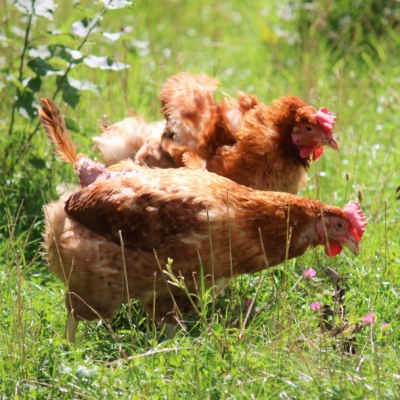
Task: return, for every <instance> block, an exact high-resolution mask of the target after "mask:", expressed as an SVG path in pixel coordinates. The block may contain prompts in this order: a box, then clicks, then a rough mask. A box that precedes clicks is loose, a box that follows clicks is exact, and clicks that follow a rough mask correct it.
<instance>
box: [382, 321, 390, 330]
mask: <svg viewBox="0 0 400 400" xmlns="http://www.w3.org/2000/svg"><path fill="white" fill-rule="evenodd" d="M381 329H382V330H383V331H388V330H389V329H390V324H389V323H388V322H385V323H383V324H382V325H381Z"/></svg>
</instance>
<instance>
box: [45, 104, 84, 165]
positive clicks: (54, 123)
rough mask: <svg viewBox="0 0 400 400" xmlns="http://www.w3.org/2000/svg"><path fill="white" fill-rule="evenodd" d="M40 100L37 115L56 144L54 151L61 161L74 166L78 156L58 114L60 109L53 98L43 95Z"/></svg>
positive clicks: (62, 119)
mask: <svg viewBox="0 0 400 400" xmlns="http://www.w3.org/2000/svg"><path fill="white" fill-rule="evenodd" d="M41 100H42V108H40V109H39V117H40V120H41V121H42V124H43V127H44V129H45V131H46V133H47V136H48V138H49V139H50V140H51V141H53V143H54V144H55V145H56V150H55V151H56V153H57V154H58V155H59V156H60V158H61V160H62V161H65V162H69V163H70V164H72V165H73V166H74V167H75V168H76V166H77V161H78V156H77V154H76V147H75V145H74V143H73V142H72V138H71V135H70V134H69V132H68V129H67V127H66V125H65V120H64V118H63V116H62V115H61V114H60V109H59V108H58V107H57V105H56V104H55V103H54V102H53V100H51V99H49V98H47V97H45V98H43V99H41Z"/></svg>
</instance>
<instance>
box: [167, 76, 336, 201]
mask: <svg viewBox="0 0 400 400" xmlns="http://www.w3.org/2000/svg"><path fill="white" fill-rule="evenodd" d="M216 84H217V81H216V80H215V79H214V78H210V77H207V76H206V75H203V74H200V75H194V74H190V73H185V72H183V73H179V74H176V75H174V76H172V77H171V78H169V79H168V80H167V81H166V83H165V85H164V88H163V91H162V103H163V113H164V116H165V118H166V120H167V124H166V127H165V130H164V133H163V137H162V147H163V148H164V149H165V150H166V151H167V152H168V153H169V154H170V155H171V156H172V157H173V159H174V160H175V163H176V164H177V165H179V166H181V165H182V166H187V167H189V168H202V169H206V170H208V171H211V172H214V173H217V174H218V175H222V176H225V177H227V178H230V179H231V180H233V181H235V182H237V183H240V184H242V185H245V186H249V187H252V188H254V189H260V190H272V191H282V192H288V193H297V192H298V191H299V190H300V189H301V187H302V186H304V185H305V183H306V181H307V170H308V168H309V167H310V165H311V162H312V161H313V160H316V159H317V158H318V157H320V156H321V154H322V152H323V146H325V145H327V146H329V147H332V148H333V149H335V150H337V151H338V150H339V145H338V143H337V141H336V140H335V138H334V137H333V133H332V127H333V124H334V121H335V119H336V117H334V116H332V115H331V114H330V113H329V112H328V110H327V109H326V108H321V109H320V110H319V111H317V110H316V109H315V108H313V107H311V106H309V105H307V104H306V103H304V102H303V101H302V100H300V99H299V98H297V97H294V96H285V97H281V98H279V99H278V100H276V101H274V102H273V103H272V104H271V105H270V106H267V105H264V104H259V103H258V101H257V100H256V99H255V98H254V97H249V96H245V95H243V94H241V95H239V99H238V101H237V102H233V103H232V101H231V102H228V101H226V100H223V101H220V102H215V101H214V97H213V94H214V91H215V89H216Z"/></svg>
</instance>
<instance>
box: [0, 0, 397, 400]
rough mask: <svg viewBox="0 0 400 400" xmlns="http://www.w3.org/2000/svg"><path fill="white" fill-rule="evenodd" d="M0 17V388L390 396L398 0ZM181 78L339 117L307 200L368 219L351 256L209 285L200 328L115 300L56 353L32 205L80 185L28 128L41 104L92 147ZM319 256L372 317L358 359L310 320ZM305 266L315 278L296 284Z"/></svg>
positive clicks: (58, 10)
mask: <svg viewBox="0 0 400 400" xmlns="http://www.w3.org/2000/svg"><path fill="white" fill-rule="evenodd" d="M0 9H1V12H0V15H1V17H0V19H1V24H0V48H1V51H0V92H1V96H2V101H1V102H0V127H1V130H2V133H3V134H2V135H1V137H0V147H1V148H3V149H4V150H5V152H4V153H3V154H5V155H4V156H3V157H2V158H1V159H0V176H1V179H0V194H1V196H0V210H1V211H0V235H1V239H2V240H1V242H0V292H1V296H0V302H1V304H0V310H1V313H2V318H1V319H0V343H1V344H0V388H1V389H0V393H1V395H2V396H4V397H5V398H12V397H14V398H25V397H35V396H36V397H39V398H40V397H56V398H60V397H62V398H101V397H105V398H117V397H118V398H136V397H137V398H141V397H144V398H148V397H151V398H159V397H160V398H161V397H162V398H177V397H183V396H188V395H189V396H193V394H195V395H197V396H198V397H199V398H228V397H229V398H252V397H253V398H260V397H268V398H278V397H280V398H395V397H396V396H397V394H396V393H398V389H399V378H400V368H399V367H400V363H399V353H398V352H399V350H398V340H399V328H398V323H399V311H400V310H399V284H398V282H399V263H400V245H399V240H398V237H399V234H400V232H399V220H398V204H399V202H398V201H397V202H396V194H395V190H396V187H397V186H398V185H399V184H400V177H399V170H400V167H399V160H400V154H399V136H398V135H397V129H398V126H399V125H400V121H399V119H400V117H399V115H400V114H399V110H400V91H399V76H400V67H399V65H398V59H399V56H400V54H399V53H400V31H399V29H400V28H399V19H400V8H399V2H398V1H395V0H391V1H387V2H385V4H383V3H382V2H378V1H377V0H367V1H358V0H353V1H350V2H349V1H345V0H339V1H335V2H331V1H327V0H321V1H318V2H306V1H300V0H296V1H289V0H288V1H284V2H281V1H274V0H263V1H262V0H255V1H253V2H251V5H250V4H249V3H246V2H241V1H239V0H237V1H236V0H234V1H225V0H220V1H218V2H211V1H206V0H187V1H183V0H157V1H155V0H146V1H137V2H134V4H130V2H129V1H125V0H113V1H112V2H109V1H108V0H104V1H99V2H91V1H58V2H57V1H53V0H36V1H31V0H16V1H14V0H10V1H7V0H6V1H3V2H2V4H1V5H0ZM184 70H186V71H192V72H205V73H207V74H210V75H215V76H217V77H218V78H219V79H220V80H221V87H220V89H221V92H226V93H228V94H229V95H235V92H236V90H243V91H245V92H251V93H254V94H256V95H257V96H258V97H259V99H260V100H261V101H263V102H265V103H269V102H270V101H271V100H273V99H274V98H276V97H279V96H281V95H285V94H288V93H291V94H294V95H297V96H299V97H301V98H303V99H304V100H305V101H307V102H308V103H310V104H313V105H314V106H315V107H319V106H326V107H327V108H328V109H329V110H330V111H332V112H333V113H335V114H336V115H338V117H339V118H338V120H337V123H336V125H335V131H336V134H337V137H338V140H339V142H340V144H341V154H340V155H336V154H333V152H331V151H329V150H327V151H326V152H325V154H324V157H322V159H321V160H320V161H319V162H318V163H315V164H314V165H313V166H312V169H311V171H310V176H311V179H310V182H309V185H308V186H307V188H306V189H305V190H304V192H303V193H302V194H303V195H305V196H310V197H315V198H320V199H322V200H323V201H325V202H327V203H332V204H336V205H338V206H342V205H344V204H345V203H346V202H347V201H348V200H350V199H359V201H360V202H361V203H362V207H363V210H364V211H365V212H366V214H367V215H368V216H369V218H370V223H369V226H368V230H367V233H366V237H365V239H364V241H363V249H362V253H361V254H360V256H359V257H358V258H353V257H348V256H347V255H343V256H341V257H338V258H336V259H334V260H328V259H326V258H325V256H324V254H323V252H321V251H320V250H316V251H314V252H311V253H310V254H307V255H305V256H303V257H301V258H299V259H297V260H294V261H290V262H288V263H286V264H285V265H282V266H280V267H277V268H274V269H273V270H268V271H265V272H264V273H263V274H261V275H260V276H253V277H241V278H239V279H238V280H237V281H236V282H235V284H234V285H233V287H232V292H231V293H227V294H226V296H225V297H222V298H218V299H214V298H213V296H212V294H211V293H203V298H204V301H203V302H202V312H203V314H204V315H206V316H207V317H208V319H207V323H204V322H202V321H203V320H202V318H198V316H197V317H196V316H194V317H193V321H191V322H190V323H189V322H188V324H187V330H188V332H187V333H184V332H180V333H178V334H177V336H176V337H175V338H174V339H168V340H167V339H166V338H165V336H163V334H162V332H159V331H158V330H156V328H155V327H154V326H152V325H151V324H150V323H149V322H148V321H147V320H146V319H145V316H144V314H143V312H142V310H141V308H140V305H139V304H136V303H134V304H133V315H132V319H133V322H134V326H133V328H132V327H131V326H130V324H129V318H128V316H127V315H128V311H127V308H122V309H121V311H120V313H119V314H118V316H117V317H116V319H115V320H114V321H113V324H112V326H107V325H106V324H104V323H100V324H82V326H81V327H80V331H79V332H80V333H79V340H80V342H79V344H78V347H77V348H68V347H65V346H63V345H62V344H63V343H64V341H63V339H62V332H63V327H64V322H65V321H64V312H65V311H64V306H63V286H62V284H61V283H59V282H58V281H57V280H56V279H55V278H54V277H53V276H51V275H49V274H48V273H47V266H46V262H45V260H44V259H43V258H42V257H41V256H40V255H39V251H40V241H41V233H42V231H43V215H42V212H41V209H42V206H43V204H44V203H45V202H47V201H49V200H50V199H55V198H56V192H55V188H56V185H57V184H58V183H60V182H63V181H66V182H75V178H74V176H73V173H72V171H71V170H70V168H69V166H67V165H63V164H62V163H60V162H59V161H58V160H57V159H56V158H55V156H54V155H53V153H52V148H51V146H50V145H49V143H48V142H47V140H46V138H45V135H44V133H43V130H42V129H41V128H40V126H39V121H38V118H37V108H38V106H39V100H40V97H44V96H47V97H52V98H54V99H55V100H56V102H57V103H58V104H60V105H61V108H62V113H63V115H65V116H66V118H67V125H68V127H69V129H71V131H72V133H73V137H74V140H75V142H76V143H77V146H78V149H80V150H82V151H84V152H85V153H87V154H90V155H94V153H93V151H92V149H91V146H92V141H91V137H93V136H96V135H97V134H98V133H99V123H98V121H99V120H100V119H102V118H106V119H108V120H110V121H112V122H116V121H118V120H120V119H122V118H124V117H126V116H127V115H128V113H129V112H130V110H134V112H136V113H138V114H140V115H142V116H144V117H145V118H146V119H147V120H156V119H158V118H160V115H159V109H160V105H159V92H160V89H161V86H162V84H163V82H164V81H165V79H166V78H167V77H168V76H170V75H172V74H173V73H176V72H178V71H184ZM220 95H221V94H220ZM322 263H324V264H326V265H329V266H330V267H332V268H338V269H339V270H340V273H341V274H342V275H344V276H348V277H349V278H350V279H349V281H347V282H346V289H347V298H346V306H347V310H348V315H349V319H350V320H351V322H352V323H355V322H357V321H358V322H359V321H360V317H361V316H362V315H365V314H366V313H367V312H369V311H372V312H374V313H375V315H376V316H377V318H378V322H377V323H376V324H375V325H373V326H371V327H365V329H363V331H362V332H361V333H360V334H358V335H357V344H358V349H357V353H356V355H353V356H349V355H346V354H343V353H342V352H341V351H338V350H333V348H332V339H330V338H329V337H327V336H326V335H322V334H320V329H319V328H318V321H317V319H318V318H317V316H316V315H315V314H313V313H312V312H311V310H310V307H309V306H310V303H311V302H312V301H316V300H318V301H322V302H324V303H332V299H331V295H332V287H331V283H330V282H329V280H328V279H327V278H326V276H325V275H324V274H323V273H322V272H321V269H320V268H319V266H320V265H321V264H322ZM310 267H314V268H315V269H316V270H317V278H316V279H314V280H312V281H305V280H304V279H303V278H302V277H301V270H302V269H307V268H310ZM250 301H254V306H253V311H252V312H251V313H250V311H249V309H248V307H249V304H250V303H249V302H250ZM215 310H216V312H215V313H213V312H212V311H215ZM248 312H249V313H248ZM383 322H387V323H390V328H388V329H386V330H382V329H381V324H382V323H383ZM244 328H246V329H244ZM110 329H111V331H110ZM345 340H346V333H345V334H344V335H341V336H340V337H339V338H338V343H339V345H340V343H344V341H345ZM128 357H131V358H130V361H120V360H124V359H127V358H128Z"/></svg>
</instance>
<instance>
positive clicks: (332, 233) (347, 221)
mask: <svg viewBox="0 0 400 400" xmlns="http://www.w3.org/2000/svg"><path fill="white" fill-rule="evenodd" d="M367 224H368V222H366V221H365V214H363V213H362V211H361V208H360V204H359V203H358V202H356V201H350V202H349V203H348V204H347V206H346V207H345V208H344V209H343V210H340V209H338V208H336V207H332V208H331V207H328V208H326V209H325V210H324V213H323V217H322V218H321V220H320V221H318V223H317V232H318V236H319V241H320V243H321V244H324V245H325V253H326V255H328V256H329V257H334V256H336V255H338V254H339V253H340V252H341V251H342V250H343V246H346V247H348V248H349V249H350V250H351V251H352V252H353V253H354V254H355V255H358V253H359V252H360V245H359V242H361V240H362V235H363V233H364V232H365V229H364V226H365V225H367Z"/></svg>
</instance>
